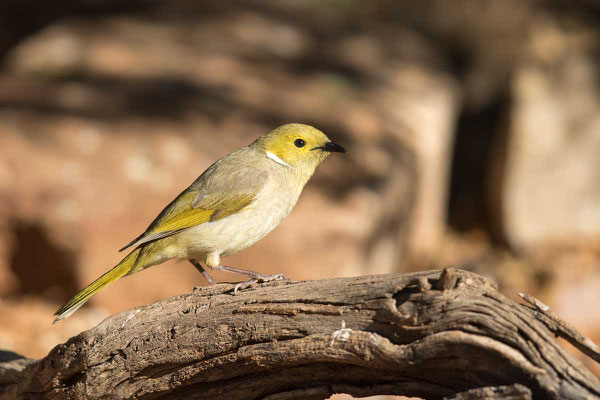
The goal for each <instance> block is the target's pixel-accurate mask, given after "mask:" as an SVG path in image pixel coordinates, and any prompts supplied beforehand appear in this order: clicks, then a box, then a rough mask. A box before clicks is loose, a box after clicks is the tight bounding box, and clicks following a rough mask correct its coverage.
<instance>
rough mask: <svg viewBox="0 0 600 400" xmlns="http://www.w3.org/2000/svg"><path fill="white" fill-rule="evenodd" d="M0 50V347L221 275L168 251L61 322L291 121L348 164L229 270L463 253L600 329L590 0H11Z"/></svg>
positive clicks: (596, 105)
mask: <svg viewBox="0 0 600 400" xmlns="http://www.w3.org/2000/svg"><path fill="white" fill-rule="evenodd" d="M0 62H1V64H0V348H1V349H5V350H11V351H15V352H18V353H22V354H24V355H26V356H28V357H41V356H43V355H44V354H46V353H47V352H48V351H49V350H50V349H51V348H52V347H54V346H55V345H56V344H58V343H60V342H62V341H65V340H66V339H67V338H68V337H70V336H71V335H74V334H77V333H79V332H80V331H81V330H83V329H88V328H91V327H92V326H94V325H95V324H96V323H98V322H99V321H100V320H102V319H103V318H105V317H107V316H109V315H111V314H113V313H116V312H119V311H122V310H125V309H128V308H131V307H135V306H138V305H142V304H147V303H150V302H154V301H157V300H159V299H162V298H166V297H169V296H173V295H176V294H179V293H182V292H186V291H190V290H191V289H192V288H193V287H194V286H196V285H205V284H206V282H205V281H204V280H203V278H202V277H201V275H200V274H199V273H198V272H197V271H196V270H195V269H194V268H193V267H192V266H191V265H190V264H189V263H186V262H180V263H176V262H168V263H165V264H163V265H160V266H157V267H154V268H151V269H149V270H146V271H144V272H142V273H140V274H136V275H134V276H132V277H129V278H127V279H122V280H120V281H118V282H117V283H115V284H113V285H111V286H110V287H108V288H107V289H105V290H103V291H102V292H101V293H100V294H98V295H97V296H95V297H94V298H93V300H91V301H90V302H89V303H88V305H86V307H84V308H82V309H81V310H80V311H78V312H77V313H75V314H74V315H73V316H72V317H70V318H68V319H66V320H65V321H63V322H61V323H60V324H57V325H54V326H52V325H51V323H52V321H53V316H52V314H53V313H54V311H55V310H56V309H57V308H58V307H59V306H60V305H61V304H62V303H64V302H65V301H66V300H67V299H69V298H70V297H71V296H72V295H74V294H75V293H76V292H78V291H79V290H80V289H82V288H83V287H84V286H85V285H87V284H88V283H89V282H90V281H92V280H93V279H95V278H97V277H98V276H99V275H101V274H102V273H103V272H105V271H106V270H108V269H109V268H111V267H112V266H114V265H115V264H116V263H117V262H118V261H120V259H121V257H122V256H123V254H121V253H119V252H118V251H117V250H118V249H119V248H121V247H122V246H123V245H125V244H127V243H128V242H129V241H130V240H131V239H133V238H135V237H136V236H137V235H138V234H140V233H141V232H142V231H143V230H144V229H145V228H146V227H147V225H148V224H149V223H150V222H151V221H152V220H153V219H154V217H155V216H156V215H157V214H158V212H159V211H160V210H161V209H162V208H163V207H164V206H165V205H166V204H167V203H168V202H169V201H171V200H172V199H173V198H174V197H175V196H176V195H177V194H179V193H180V192H181V191H182V190H183V189H184V188H186V187H187V186H188V185H189V184H190V183H191V182H192V181H193V180H194V179H195V178H196V177H197V176H198V175H199V174H200V173H201V172H202V171H203V170H204V169H205V168H206V167H208V166H209V165H210V164H211V163H212V162H214V161H215V160H216V159H217V158H219V157H221V156H223V155H225V154H227V153H229V152H230V151H232V150H234V149H236V148H238V147H241V146H243V145H246V144H248V143H250V142H251V141H253V140H254V139H255V138H256V137H258V136H260V135H262V134H264V133H266V132H267V131H269V130H271V129H273V128H275V127H277V126H279V125H281V124H284V123H287V122H302V123H308V124H312V125H314V126H316V127H318V128H319V129H321V130H322V131H324V132H325V133H326V134H327V135H328V136H329V137H330V138H331V139H332V140H333V141H335V142H336V143H340V144H341V145H343V146H344V147H346V148H347V149H348V155H336V154H334V155H333V156H332V157H330V158H329V159H328V160H327V161H326V162H325V163H324V164H323V165H321V166H320V167H319V169H318V170H317V173H316V174H315V176H314V178H313V179H312V180H311V181H310V182H309V184H308V185H307V187H306V188H305V191H304V193H303V194H302V196H301V198H300V201H299V203H298V205H297V206H296V208H295V210H294V211H293V212H292V213H291V215H290V216H289V217H288V218H287V219H286V220H285V221H284V222H283V223H282V224H281V225H280V226H279V227H278V228H277V229H276V230H275V231H274V232H273V233H271V234H270V235H269V236H267V237H266V238H265V239H263V240H262V241H260V242H259V243H257V244H256V245H254V246H253V247H251V248H249V249H247V250H245V251H243V252H241V253H239V254H237V255H235V256H233V257H230V258H228V259H226V263H227V265H234V266H238V267H242V268H249V269H254V270H258V271H260V272H263V273H268V274H270V273H276V272H283V273H285V274H286V275H287V276H288V277H290V278H292V279H294V280H303V279H323V278H332V277H339V276H354V275H363V274H379V273H391V272H409V271H416V270H424V269H438V268H443V267H446V266H453V267H456V268H464V269H467V270H471V271H474V272H477V273H480V274H482V275H485V276H487V277H489V278H491V279H493V280H495V281H496V282H497V283H498V284H499V287H500V290H501V291H502V292H503V293H504V294H506V295H507V296H509V297H511V298H513V299H515V300H516V299H517V295H516V293H517V292H526V293H529V294H532V295H534V296H536V297H538V298H540V299H541V300H542V301H544V302H546V303H547V304H548V305H550V306H551V307H552V308H553V309H554V310H555V311H556V312H557V313H558V314H559V315H560V316H561V317H562V318H564V319H566V320H567V321H569V322H571V323H572V324H573V325H575V326H576V327H577V328H578V329H579V330H581V332H583V333H585V334H587V335H589V336H590V337H592V339H594V340H595V341H596V342H599V341H600V307H598V306H597V305H598V301H599V300H600V5H598V3H596V2H595V1H592V0H590V1H584V0H564V1H559V0H498V1H481V0H454V1H443V0H419V1H416V0H415V1H391V0H390V1H386V0H377V1H372V0H335V1H314V0H286V1H276V0H271V1H251V0H244V1H237V2H215V1H191V0H171V1H169V2H159V1H149V0H132V1H127V2H122V1H118V0H57V1H54V2H38V1H34V0H4V1H2V3H0ZM214 276H215V278H217V279H219V280H225V281H235V280H239V279H241V278H242V277H239V276H234V275H228V274H217V273H214ZM582 360H583V361H584V362H585V363H587V365H588V366H589V367H590V368H594V367H593V365H592V364H591V363H588V362H587V361H586V360H585V359H582ZM599 371H600V370H598V369H595V372H596V373H599Z"/></svg>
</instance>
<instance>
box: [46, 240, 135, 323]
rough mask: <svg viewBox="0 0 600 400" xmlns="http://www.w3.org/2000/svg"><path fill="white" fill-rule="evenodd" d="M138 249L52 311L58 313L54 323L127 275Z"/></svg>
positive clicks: (133, 263)
mask: <svg viewBox="0 0 600 400" xmlns="http://www.w3.org/2000/svg"><path fill="white" fill-rule="evenodd" d="M140 251H141V248H139V247H138V248H137V249H135V250H134V251H132V252H131V253H129V254H128V255H127V256H126V257H125V258H124V259H123V260H121V262H120V263H119V264H117V265H116V266H115V267H114V268H113V269H111V270H110V271H108V272H107V273H105V274H104V275H102V276H101V277H100V278H98V279H96V280H95V281H94V282H92V283H90V284H89V285H88V286H87V287H86V288H85V289H83V290H82V291H81V292H79V293H77V294H76V295H75V296H74V297H73V298H72V299H71V300H69V302H68V303H66V304H65V305H64V306H62V307H61V308H59V309H58V311H56V312H55V313H54V315H58V317H56V319H55V320H54V323H57V322H58V321H60V320H61V319H63V318H67V317H68V316H69V315H71V314H73V313H74V312H75V311H77V309H78V308H79V307H81V306H82V305H84V304H85V302H86V301H88V300H89V299H90V298H91V297H92V296H93V295H95V294H96V293H97V292H98V291H99V290H100V289H102V288H103V287H105V286H107V285H108V284H110V283H113V282H114V281H116V280H117V279H119V278H121V277H122V276H124V275H127V273H128V272H130V271H131V270H132V269H133V267H134V265H135V264H136V260H137V259H138V256H139V254H140Z"/></svg>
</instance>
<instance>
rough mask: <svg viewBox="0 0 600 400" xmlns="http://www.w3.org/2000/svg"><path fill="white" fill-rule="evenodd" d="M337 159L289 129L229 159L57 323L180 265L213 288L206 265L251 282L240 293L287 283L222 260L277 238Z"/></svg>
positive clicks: (324, 143)
mask: <svg viewBox="0 0 600 400" xmlns="http://www.w3.org/2000/svg"><path fill="white" fill-rule="evenodd" d="M331 152H340V153H345V152H346V151H345V150H344V148H343V147H341V146H339V145H337V144H335V143H332V142H331V141H330V140H329V139H328V138H327V136H325V134H323V132H321V131H319V130H318V129H315V128H313V127H311V126H308V125H302V124H287V125H283V126H281V127H279V128H277V129H275V130H273V131H271V132H269V133H267V134H266V135H264V136H262V137H260V138H258V139H257V140H256V141H254V142H253V143H251V144H249V145H248V146H246V147H242V148H241V149H239V150H236V151H234V152H232V153H230V154H228V155H226V156H225V157H223V158H221V159H220V160H218V161H217V162H215V163H214V164H213V165H211V166H210V167H209V168H208V169H207V170H206V171H204V172H203V173H202V175H200V176H199V177H198V179H196V180H195V181H194V183H192V184H191V186H190V187H188V188H187V189H185V190H184V191H183V192H182V193H181V194H180V195H179V196H177V197H176V198H175V200H173V201H172V202H171V203H170V204H169V205H168V206H167V207H166V208H165V209H164V210H162V211H161V213H160V214H159V215H158V217H156V219H155V220H154V221H153V222H152V223H151V224H150V226H149V227H148V229H146V231H145V232H144V233H142V234H141V235H140V236H139V237H137V238H136V239H135V240H133V241H132V242H131V243H129V244H128V245H127V246H125V247H124V248H122V249H121V250H124V249H126V248H129V247H133V248H134V250H133V251H132V252H131V253H129V254H128V255H127V256H126V257H125V258H124V259H123V260H122V261H121V262H120V263H119V264H117V266H115V267H114V268H113V269H111V270H110V271H108V272H107V273H105V274H104V275H102V276H101V277H100V278H98V279H96V280H95V281H94V282H92V283H91V284H90V285H88V286H87V287H86V288H85V289H83V290H82V291H81V292H79V293H78V294H77V295H75V297H73V298H72V299H71V300H69V302H68V303H67V304H65V305H64V306H62V307H61V308H60V309H59V310H58V311H57V312H56V314H55V315H58V317H57V318H56V320H55V321H54V322H56V321H60V320H61V319H63V318H66V317H68V316H69V315H71V314H72V313H73V312H75V311H76V310H77V309H78V308H79V307H81V306H82V305H83V304H84V303H85V302H86V301H88V300H89V299H90V298H91V297H92V296H93V295H94V294H96V293H97V292H98V291H99V290H100V289H102V288H104V287H105V286H106V285H108V284H109V283H112V282H114V281H116V280H117V279H119V278H121V277H123V276H126V275H131V274H134V273H136V272H138V271H141V270H143V269H146V268H148V267H150V266H152V265H156V264H160V263H162V262H165V261H167V260H169V259H172V258H175V259H185V260H189V261H190V262H191V263H192V264H193V265H194V266H195V267H196V268H197V269H198V270H199V271H200V272H201V273H202V275H203V276H204V277H205V278H206V279H207V280H208V282H209V283H211V284H214V283H216V282H215V281H214V280H213V279H212V278H211V277H210V276H209V275H208V273H207V272H206V270H205V269H204V268H203V267H202V265H201V264H200V262H204V265H206V266H207V267H208V268H210V269H214V270H221V271H228V272H234V273H238V274H243V275H246V276H248V277H250V278H251V279H250V280H249V281H247V282H242V283H240V284H238V285H237V286H236V287H235V290H234V293H236V292H237V290H238V289H243V288H246V287H248V286H250V285H252V284H254V283H256V282H265V281H270V280H274V279H281V278H283V275H282V274H275V275H262V274H260V273H258V272H253V271H247V270H242V269H239V268H234V267H228V266H225V265H221V257H224V256H229V255H232V254H234V253H236V252H238V251H240V250H242V249H245V248H246V247H248V246H250V245H252V244H254V243H255V242H257V241H258V240H260V239H261V238H262V237H264V236H265V235H266V234H267V233H269V232H270V231H271V230H273V228H275V227H276V226H277V225H278V224H279V223H280V222H281V221H282V220H283V219H284V218H285V217H286V216H287V215H288V214H289V213H290V211H291V210H292V208H294V205H295V204H296V201H297V200H298V197H299V196H300V192H301V191H302V188H303V187H304V185H305V184H306V182H307V181H308V179H309V178H310V177H311V176H312V174H313V172H314V171H315V168H316V167H317V165H319V164H320V163H321V161H323V160H324V159H325V158H327V156H328V155H329V154H330V153H331Z"/></svg>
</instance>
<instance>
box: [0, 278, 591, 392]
mask: <svg viewBox="0 0 600 400" xmlns="http://www.w3.org/2000/svg"><path fill="white" fill-rule="evenodd" d="M231 289H232V285H230V284H218V285H215V286H211V287H205V288H200V289H195V290H194V291H193V292H191V293H186V294H182V295H180V296H176V297H173V298H170V299H166V300H163V301H160V302H157V303H155V304H151V305H148V306H143V307H138V308H135V309H132V310H128V311H125V312H122V313H120V314H117V315H114V316H112V317H110V318H107V319H106V320H104V321H103V322H102V323H100V324H99V325H98V326H96V327H94V328H92V329H90V330H88V331H85V332H82V333H81V334H79V335H77V336H75V337H73V338H71V339H70V340H69V341H67V342H66V343H64V344H60V345H58V346H56V347H55V348H54V349H53V350H52V351H51V352H50V353H49V354H48V355H47V356H46V357H45V358H43V359H41V360H11V361H7V362H6V363H0V398H2V399H7V400H12V399H85V398H90V399H92V398H93V399H104V398H106V399H121V398H122V399H131V398H137V399H232V400H235V399H244V400H247V399H268V400H284V399H326V398H328V397H329V396H331V395H332V394H334V393H349V394H352V395H354V396H356V397H360V396H369V395H377V394H398V395H405V396H415V397H422V398H426V399H441V398H455V399H483V398H498V399H500V398H508V399H530V398H532V399H593V398H600V380H599V379H598V378H597V377H596V376H594V375H593V374H592V373H591V372H590V371H588V370H587V369H585V367H583V366H582V365H581V364H580V363H579V362H577V361H576V360H575V359H574V358H573V357H571V356H570V355H569V354H568V353H567V352H566V351H565V350H564V349H563V348H562V347H561V346H560V345H559V344H558V343H557V342H556V341H555V337H554V334H553V332H552V331H551V330H550V329H549V328H548V327H547V326H546V324H544V323H543V322H542V321H540V320H539V319H537V318H536V316H535V313H536V312H538V311H537V310H535V309H534V308H528V307H524V306H523V305H520V304H517V303H515V302H513V301H511V300H509V299H508V298H506V297H504V296H503V295H502V294H500V293H499V292H498V291H497V290H496V287H495V286H494V284H493V283H492V282H490V281H488V280H486V279H485V278H483V277H481V276H478V275H475V274H473V273H469V272H466V271H454V270H444V271H443V272H440V271H430V272H420V273H412V274H393V275H377V276H362V277H356V278H340V279H331V280H322V281H306V282H290V281H283V282H271V283H267V284H262V285H258V286H255V287H253V288H251V289H247V290H245V291H243V292H241V293H238V295H237V296H233V295H232V294H231V293H230V291H231ZM10 363H13V364H15V365H16V366H15V367H14V368H12V369H11V365H13V364H10Z"/></svg>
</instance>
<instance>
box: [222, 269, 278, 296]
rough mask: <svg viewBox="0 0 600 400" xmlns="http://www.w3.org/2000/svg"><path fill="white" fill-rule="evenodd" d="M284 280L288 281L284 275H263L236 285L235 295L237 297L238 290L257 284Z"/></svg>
mask: <svg viewBox="0 0 600 400" xmlns="http://www.w3.org/2000/svg"><path fill="white" fill-rule="evenodd" d="M284 279H287V278H286V276H285V275H283V274H273V275H261V276H259V277H257V278H255V279H250V280H249V281H246V282H240V283H238V284H237V285H235V288H234V289H233V295H234V296H235V295H237V292H238V290H243V289H247V288H249V287H250V286H252V285H254V284H255V283H259V282H271V281H279V280H284Z"/></svg>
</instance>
